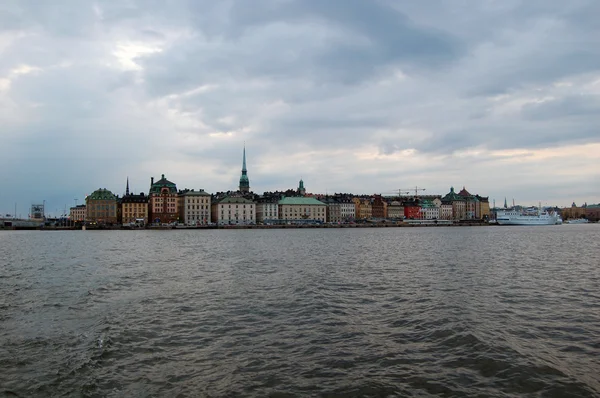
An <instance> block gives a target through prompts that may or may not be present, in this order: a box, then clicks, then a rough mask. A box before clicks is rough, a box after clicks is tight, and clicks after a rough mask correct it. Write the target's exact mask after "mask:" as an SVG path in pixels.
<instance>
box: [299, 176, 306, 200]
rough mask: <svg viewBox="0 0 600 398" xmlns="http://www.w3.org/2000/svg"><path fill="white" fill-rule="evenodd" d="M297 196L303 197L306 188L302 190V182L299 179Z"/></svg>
mask: <svg viewBox="0 0 600 398" xmlns="http://www.w3.org/2000/svg"><path fill="white" fill-rule="evenodd" d="M298 194H299V195H300V196H304V195H305V194H306V188H304V181H302V178H300V183H299V184H298Z"/></svg>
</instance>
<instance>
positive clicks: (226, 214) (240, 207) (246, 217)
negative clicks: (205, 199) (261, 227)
mask: <svg viewBox="0 0 600 398" xmlns="http://www.w3.org/2000/svg"><path fill="white" fill-rule="evenodd" d="M212 220H213V222H216V223H217V224H219V225H248V224H255V223H256V207H255V203H254V202H253V201H251V200H249V199H246V198H243V197H240V196H227V197H225V198H223V199H221V200H218V201H215V202H214V203H213V204H212Z"/></svg>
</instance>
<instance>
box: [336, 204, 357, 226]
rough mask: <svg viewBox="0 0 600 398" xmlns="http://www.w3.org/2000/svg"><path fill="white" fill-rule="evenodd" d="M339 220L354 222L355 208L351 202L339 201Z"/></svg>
mask: <svg viewBox="0 0 600 398" xmlns="http://www.w3.org/2000/svg"><path fill="white" fill-rule="evenodd" d="M340 218H341V219H342V221H348V220H354V219H355V218H356V207H355V206H354V202H352V201H351V200H340Z"/></svg>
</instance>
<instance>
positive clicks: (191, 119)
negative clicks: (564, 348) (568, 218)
mask: <svg viewBox="0 0 600 398" xmlns="http://www.w3.org/2000/svg"><path fill="white" fill-rule="evenodd" d="M599 7H600V5H599V4H598V2H596V1H594V0H577V1H573V2H569V3H568V4H565V3H564V2H559V1H519V0H510V1H505V2H501V3H499V2H479V1H473V2H467V3H464V4H462V5H459V4H457V3H456V2H451V1H445V0H436V1H431V2H427V4H424V3H423V4H421V3H418V2H396V1H392V0H389V1H387V0H379V1H373V2H365V1H358V0H349V1H341V0H340V1H326V2H323V1H317V0H309V1H301V0H257V1H252V2H248V1H234V0H231V1H222V2H217V3H215V2H213V1H208V0H206V1H192V0H181V1H176V2H169V3H165V2H162V1H158V0H152V1H141V0H129V1H126V2H123V1H116V0H114V1H105V2H91V1H87V0H77V1H75V0H73V1H67V0H63V1H59V2H52V3H51V4H50V3H44V2H41V3H40V2H38V1H33V0H23V1H8V2H3V3H2V4H0V124H1V130H0V145H1V147H0V148H1V149H2V150H3V153H4V156H3V157H2V158H1V159H0V170H2V172H1V173H2V174H1V176H2V180H3V181H4V182H5V183H6V184H8V186H12V187H15V188H14V190H13V191H10V192H9V191H6V190H2V192H0V211H3V212H6V211H7V210H10V209H11V208H12V206H13V205H14V202H18V203H20V204H21V205H22V207H25V205H27V204H28V203H30V202H32V201H38V200H42V199H47V200H48V201H50V202H51V205H50V208H53V207H57V208H58V207H61V208H62V206H64V204H65V203H66V204H67V205H70V204H71V203H72V202H73V199H74V198H75V197H78V198H79V199H80V203H81V201H82V200H83V195H84V194H85V193H89V192H90V191H92V190H93V189H96V188H97V187H99V186H102V187H107V188H109V189H113V190H114V191H116V192H118V193H120V192H121V191H122V187H123V185H124V181H125V178H126V176H127V175H129V176H130V179H131V180H132V182H133V183H134V184H135V185H137V186H138V187H140V189H138V190H147V184H148V180H149V177H150V176H152V175H154V176H155V177H156V176H158V175H160V174H161V173H165V174H167V176H168V177H169V178H170V179H171V180H173V181H175V182H176V183H177V184H178V185H179V186H180V187H184V186H189V187H196V188H205V189H208V190H210V191H217V190H227V189H233V188H235V185H236V181H237V179H238V177H239V168H240V153H241V146H242V145H243V142H244V141H246V143H247V146H248V150H249V152H248V154H249V167H250V178H251V183H252V186H253V187H254V188H255V189H256V190H259V191H263V190H271V189H284V188H287V187H294V186H296V184H297V180H298V178H299V177H300V176H303V177H304V180H305V181H306V183H307V186H309V187H310V189H311V190H315V191H325V190H329V191H336V190H337V191H357V192H371V191H372V192H383V191H388V190H390V189H392V188H397V187H398V185H409V186H410V185H416V184H427V185H428V191H429V190H435V189H437V190H447V189H448V187H449V186H450V185H456V186H460V185H463V184H464V185H468V188H470V190H472V191H476V192H480V193H481V194H484V195H487V194H489V195H504V194H506V191H510V190H512V189H516V188H513V187H511V184H513V182H511V179H509V178H507V179H505V178H491V176H490V175H491V174H492V175H493V174H494V173H497V172H499V171H501V172H502V173H503V174H506V173H511V172H512V173H515V174H518V175H519V176H520V177H521V178H524V179H526V180H535V181H538V185H535V184H531V185H527V184H524V185H522V186H519V187H518V190H519V192H518V193H519V197H522V198H523V200H533V201H535V202H537V200H540V199H542V200H543V199H547V200H553V201H555V202H556V203H557V204H569V203H571V202H572V201H573V200H576V201H578V202H582V201H587V202H598V201H600V199H598V196H600V192H598V191H597V190H596V191H594V190H593V189H592V190H590V188H589V184H588V183H585V182H586V181H587V182H589V181H598V179H599V175H598V171H597V170H595V169H593V168H591V167H589V166H586V164H587V165H589V163H590V162H591V163H594V162H595V163H597V162H598V161H600V159H599V158H598V157H597V155H596V157H593V156H594V155H593V154H587V155H585V156H588V157H585V156H575V155H561V156H562V157H560V158H558V156H559V155H556V156H555V155H549V154H548V153H547V152H543V151H552V150H556V151H557V153H558V154H570V153H575V151H574V150H570V149H569V146H571V145H583V144H587V145H598V144H600V135H599V134H598V133H597V131H596V127H595V126H598V124H599V122H600V120H599V119H598V118H599V116H598V115H600V112H599V111H600V99H599V98H600V46H599V44H600V43H598V39H597V38H598V37H600V32H599V30H600V27H599V26H598V24H597V23H596V20H595V16H596V15H598V13H599V12H600V8H599ZM502 151H507V152H506V153H504V152H502ZM515 151H517V152H515ZM519 151H524V152H523V153H525V154H522V155H515V153H521V152H519ZM532 151H533V152H532ZM535 151H538V152H539V153H542V152H543V153H545V154H546V155H544V156H541V157H540V156H538V157H536V155H535V154H534V153H538V152H535ZM540 151H542V152H540ZM552 153H554V152H552ZM555 157H556V159H555ZM523 162H525V163H523ZM564 168H570V169H568V173H570V174H569V175H570V177H569V184H570V188H572V189H570V190H568V191H563V190H562V189H558V187H560V186H562V185H561V184H563V181H561V180H560V178H550V179H547V178H546V176H547V174H548V173H549V172H556V173H560V172H562V171H561V170H563V169H564ZM286 181H287V183H286ZM513 181H514V180H513ZM577 184H580V185H581V186H580V187H579V188H578V187H577ZM596 186H597V184H596ZM574 192H575V193H574ZM576 192H581V195H582V196H577V197H573V196H576V195H577V194H576ZM583 195H585V197H584V196H583ZM594 195H596V197H595V198H594V197H593V196H594ZM540 196H541V197H543V198H540ZM502 197H503V196H502ZM63 202H64V203H63Z"/></svg>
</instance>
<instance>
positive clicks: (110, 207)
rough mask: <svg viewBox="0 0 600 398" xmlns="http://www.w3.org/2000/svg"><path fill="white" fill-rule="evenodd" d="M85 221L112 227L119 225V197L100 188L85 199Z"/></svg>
mask: <svg viewBox="0 0 600 398" xmlns="http://www.w3.org/2000/svg"><path fill="white" fill-rule="evenodd" d="M85 207H86V215H85V220H86V221H88V222H90V223H96V224H102V225H112V224H116V223H117V196H116V195H114V194H113V193H112V192H111V191H109V190H108V189H106V188H100V189H97V190H95V191H94V192H92V194H91V195H88V196H87V197H86V198H85Z"/></svg>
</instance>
